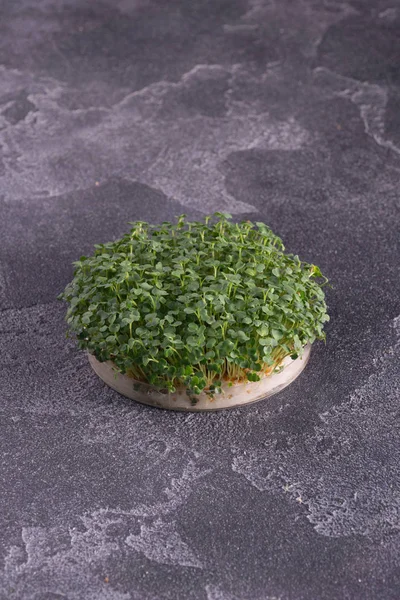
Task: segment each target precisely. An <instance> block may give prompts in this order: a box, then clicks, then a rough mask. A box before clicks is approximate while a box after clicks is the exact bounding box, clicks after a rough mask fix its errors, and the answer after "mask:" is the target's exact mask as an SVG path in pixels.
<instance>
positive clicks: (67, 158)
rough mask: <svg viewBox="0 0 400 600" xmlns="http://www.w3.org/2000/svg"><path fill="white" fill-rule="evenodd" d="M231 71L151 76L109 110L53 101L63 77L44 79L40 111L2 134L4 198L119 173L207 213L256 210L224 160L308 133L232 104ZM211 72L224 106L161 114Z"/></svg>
mask: <svg viewBox="0 0 400 600" xmlns="http://www.w3.org/2000/svg"><path fill="white" fill-rule="evenodd" d="M238 71H240V68H234V69H233V70H232V71H229V70H227V69H226V68H222V67H220V66H218V65H197V66H196V67H194V68H193V69H192V70H191V71H190V72H188V73H186V74H185V75H184V76H183V77H182V80H181V81H180V82H179V83H176V84H175V83H170V82H158V83H155V84H151V85H149V86H148V87H147V88H144V89H142V90H140V91H139V92H133V93H132V94H129V95H128V96H127V97H126V98H124V99H123V100H122V101H121V102H119V103H117V104H115V105H114V106H113V107H112V108H89V109H76V110H68V109H67V108H65V107H64V106H63V103H59V102H58V99H59V98H62V97H63V86H62V85H54V84H53V86H50V87H49V86H47V85H46V86H42V89H41V90H35V91H33V92H32V93H30V96H29V97H30V98H31V100H32V102H33V103H34V104H35V106H36V107H37V111H38V112H37V113H35V115H34V116H32V115H31V114H30V115H28V116H27V117H26V119H25V121H24V122H20V123H18V124H17V125H11V124H8V126H6V127H5V128H4V130H3V131H1V132H0V143H1V144H2V146H3V147H4V149H5V156H6V160H5V167H6V174H5V175H4V178H3V183H4V186H5V189H7V190H8V192H7V198H9V199H12V198H21V197H24V196H25V195H27V194H28V193H32V192H34V193H36V192H41V191H42V190H43V187H44V182H45V189H46V190H47V192H48V193H50V194H51V195H59V194H63V193H66V192H69V191H72V190H76V189H81V188H85V187H89V186H90V185H94V184H95V182H97V183H99V182H100V183H101V182H102V181H104V180H106V179H107V178H109V177H110V176H113V175H118V176H119V177H124V178H126V179H131V180H137V181H140V182H142V183H146V184H147V185H150V186H153V187H156V188H157V189H160V190H162V191H163V192H164V193H165V194H166V195H167V196H169V197H171V198H174V199H175V200H177V201H178V202H180V203H181V204H182V205H183V206H189V207H195V206H196V207H198V208H200V207H201V210H202V211H204V212H212V211H214V210H222V209H227V207H228V205H229V211H230V212H232V213H234V214H240V213H243V212H247V213H248V212H255V211H256V209H255V208H254V206H252V205H251V204H247V203H243V202H240V201H237V200H236V199H235V198H234V197H233V196H232V195H231V194H229V193H228V192H227V191H226V188H225V185H224V175H223V173H222V172H221V168H220V167H221V164H222V162H223V160H224V159H225V158H226V157H227V156H228V155H229V153H231V152H233V151H237V150H245V149H251V148H266V149H281V150H282V149H296V148H299V147H301V146H302V145H303V144H304V143H306V142H307V140H308V135H307V132H306V131H305V130H304V129H303V128H302V127H300V125H299V124H297V123H296V121H295V120H294V119H293V118H292V117H289V119H288V120H287V122H281V121H275V120H274V119H272V118H271V117H270V116H269V114H268V112H265V111H262V112H260V111H259V110H257V109H256V107H254V106H252V105H246V103H245V102H243V101H242V102H235V101H232V102H231V101H230V88H231V85H234V80H235V76H236V75H235V74H236V73H237V72H238ZM9 75H10V73H9ZM244 76H245V71H242V72H241V78H242V79H243V77H244ZM227 77H228V80H229V82H230V83H229V88H228V89H225V86H226V84H227ZM218 79H221V83H222V84H223V86H222V87H221V88H220V91H221V94H222V95H223V96H224V97H225V100H224V101H225V102H226V106H227V111H226V114H223V115H222V116H219V117H218V116H215V117H209V116H207V115H205V114H201V113H199V114H197V115H195V116H193V115H192V116H191V118H190V119H189V118H187V117H185V115H184V114H183V115H181V116H177V115H175V116H171V117H168V112H169V111H170V110H173V106H174V103H175V101H176V94H177V93H178V97H179V93H181V92H182V93H183V94H187V93H188V90H189V91H190V89H191V86H195V87H196V86H198V85H199V82H201V81H204V82H205V84H206V82H207V81H208V80H210V81H211V82H212V85H214V86H215V85H216V82H218ZM168 102H169V103H172V104H171V107H170V108H168ZM10 194H11V196H10Z"/></svg>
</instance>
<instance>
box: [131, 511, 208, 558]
mask: <svg viewBox="0 0 400 600" xmlns="http://www.w3.org/2000/svg"><path fill="white" fill-rule="evenodd" d="M125 543H126V544H127V545H128V546H130V547H131V548H134V549H135V550H136V551H137V552H143V554H144V555H145V556H146V557H147V558H148V559H149V560H153V561H155V562H157V563H165V564H172V565H181V566H183V567H196V568H201V567H202V564H201V562H200V561H199V559H198V558H197V557H196V556H195V554H194V553H193V551H192V550H191V549H190V547H189V546H188V544H187V543H186V542H185V541H184V540H182V538H181V536H180V535H179V534H178V533H177V531H176V524H175V523H173V522H170V523H163V522H162V521H161V520H160V519H157V520H156V521H154V522H153V523H152V524H151V525H147V524H146V523H144V524H142V525H141V526H140V533H139V534H138V535H135V534H133V533H131V534H130V535H129V536H128V537H127V538H126V540H125Z"/></svg>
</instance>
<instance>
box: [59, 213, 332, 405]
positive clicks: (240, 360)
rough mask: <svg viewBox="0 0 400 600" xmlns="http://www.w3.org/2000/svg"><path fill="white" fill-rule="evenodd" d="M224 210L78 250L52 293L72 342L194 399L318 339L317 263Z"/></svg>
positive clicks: (266, 368) (273, 365)
mask: <svg viewBox="0 0 400 600" xmlns="http://www.w3.org/2000/svg"><path fill="white" fill-rule="evenodd" d="M230 218H231V217H230V215H226V214H222V213H216V215H214V218H212V217H206V219H205V222H186V221H185V216H184V215H183V216H181V217H179V219H178V221H177V223H176V224H171V223H163V224H162V225H160V226H154V225H149V224H148V223H144V222H140V221H138V222H135V223H132V224H131V225H133V228H132V230H131V231H130V232H129V233H128V234H127V235H125V236H124V237H123V238H122V239H121V240H117V241H115V242H111V243H108V244H101V245H97V246H95V253H94V256H91V257H84V256H83V257H81V259H80V260H79V261H78V262H76V263H74V264H75V272H74V279H73V281H72V282H71V283H70V284H69V285H68V286H67V288H66V289H65V292H64V293H63V294H61V296H60V297H61V298H63V299H65V300H66V301H67V302H68V303H69V308H68V312H67V321H68V323H69V326H70V328H71V330H72V331H73V332H74V333H75V335H76V337H77V339H78V342H79V346H80V347H81V348H85V349H87V350H88V351H89V352H90V353H92V354H94V355H95V356H96V357H97V359H98V360H100V361H105V360H112V361H113V362H114V363H115V365H116V366H117V368H118V369H119V370H120V371H121V372H122V373H126V372H128V373H129V374H131V375H132V376H133V377H134V378H135V379H138V380H141V381H146V382H149V383H151V384H153V385H155V386H158V387H160V388H168V389H170V390H171V391H173V390H174V389H175V387H176V385H178V384H184V385H186V386H187V387H188V389H189V392H190V394H191V395H196V394H199V393H200V392H201V391H202V390H203V389H205V388H206V390H207V391H209V392H210V393H214V392H215V391H218V388H219V387H220V385H221V381H222V380H223V379H228V380H231V381H237V380H241V379H246V378H247V379H248V380H250V381H257V380H258V379H259V378H260V376H262V375H264V374H269V373H271V372H272V371H273V370H274V369H277V368H279V365H280V363H281V361H282V360H283V358H284V357H285V356H288V355H291V356H295V355H301V353H302V349H303V346H304V345H305V344H306V343H307V342H311V343H312V342H313V341H314V340H315V339H317V338H319V339H323V338H324V333H323V325H324V323H325V321H327V320H329V317H328V315H327V313H326V304H325V300H324V292H323V290H322V286H323V285H324V284H325V282H326V279H325V278H324V277H322V275H321V272H320V270H319V269H318V267H316V266H315V265H310V264H307V263H304V262H301V261H300V260H299V258H298V257H297V256H293V255H290V254H285V253H284V247H283V244H282V241H281V240H280V239H279V238H278V237H277V236H276V235H274V234H273V233H272V231H271V230H270V229H269V228H268V227H267V226H266V225H264V224H263V223H256V224H253V223H250V222H248V221H246V222H242V223H240V224H235V223H232V222H231V220H230Z"/></svg>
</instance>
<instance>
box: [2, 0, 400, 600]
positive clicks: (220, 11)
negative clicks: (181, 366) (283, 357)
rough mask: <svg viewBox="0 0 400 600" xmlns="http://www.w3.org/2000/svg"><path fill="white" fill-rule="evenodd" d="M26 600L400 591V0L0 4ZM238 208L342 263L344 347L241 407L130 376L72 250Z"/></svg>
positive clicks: (337, 301)
mask: <svg viewBox="0 0 400 600" xmlns="http://www.w3.org/2000/svg"><path fill="white" fill-rule="evenodd" d="M0 17H1V18H0V252H1V261H0V305H1V309H2V312H1V313H0V331H1V336H0V346H1V361H0V369H1V373H0V387H1V404H0V407H1V420H0V427H1V433H0V443H1V475H0V503H1V514H0V573H1V576H0V598H1V600H13V599H18V600H61V599H68V600H278V599H279V600H302V599H305V600H308V599H312V600H314V599H315V600H338V599H339V600H340V599H350V600H352V599H357V600H358V599H360V600H369V599H379V600H391V599H393V600H394V599H396V600H397V599H398V598H399V597H400V587H399V586H400V579H399V571H398V568H399V549H400V545H399V531H400V486H399V483H400V474H399V470H400V447H399V429H400V427H399V396H400V394H399V372H400V370H399V364H400V363H399V359H400V318H399V315H400V308H399V262H400V261H399V258H400V256H399V249H398V242H399V229H400V228H399V212H398V210H399V194H400V192H399V189H400V117H399V114H400V5H399V3H398V2H397V1H396V0H376V1H368V0H349V1H348V2H343V1H339V0H326V1H322V0H321V1H312V0H293V1H290V0H208V1H207V0H202V1H200V0H168V1H167V0H97V1H96V2H94V1H92V0H1V1H0ZM214 210H228V211H230V212H231V213H232V214H233V215H234V217H235V218H236V219H242V218H251V219H254V220H263V221H264V222H266V223H268V224H269V225H270V226H271V227H272V228H273V229H274V230H275V231H276V232H277V233H279V234H280V235H281V236H282V237H283V239H284V241H285V243H286V245H287V248H288V249H289V250H291V251H294V252H296V253H298V254H299V255H300V256H301V257H303V258H304V259H307V260H310V261H313V262H316V263H317V264H319V265H320V266H321V268H322V269H323V271H324V272H325V273H326V274H327V276H328V277H329V278H330V279H331V281H332V284H333V288H332V289H331V290H329V291H328V303H329V308H330V314H331V319H332V320H331V322H330V324H329V326H328V327H327V335H328V337H327V344H326V346H325V345H324V344H317V345H316V346H315V348H314V349H313V352H312V356H311V360H310V363H309V365H308V367H307V369H306V370H305V372H304V373H303V374H302V375H301V377H300V378H299V379H298V380H297V381H296V382H295V383H294V384H293V385H291V386H290V387H289V388H287V389H285V390H284V391H283V392H282V393H280V394H278V395H277V396H275V397H273V398H270V399H269V400H267V401H264V402H261V403H258V404H256V405H254V406H250V407H248V408H244V409H240V410H232V411H228V412H221V413H217V414H211V415H207V414H198V415H185V414H180V413H179V414H174V413H169V412H163V411H159V410H156V409H150V408H146V407H144V406H140V405H136V404H135V403H133V402H131V401H128V400H127V399H124V398H123V397H121V396H119V395H118V394H117V393H115V392H114V391H112V390H110V389H107V388H106V387H105V386H104V385H103V384H102V383H101V381H99V380H98V379H97V378H96V376H95V375H94V374H93V373H92V372H91V371H90V368H89V365H88V363H87V360H86V358H85V356H84V355H83V353H81V352H79V351H78V350H77V349H76V348H75V346H74V344H73V342H72V341H70V340H66V338H65V329H66V328H65V324H64V314H65V306H63V305H62V304H60V303H59V302H58V301H56V295H57V294H58V293H59V292H60V291H61V290H62V289H63V288H64V286H65V284H66V283H67V282H68V281H69V280H70V279H71V276H72V267H71V261H72V260H74V259H76V258H78V257H79V256H80V255H81V254H84V253H88V252H90V251H91V248H92V245H93V243H96V242H102V241H108V240H110V239H113V238H116V237H117V236H119V235H120V234H122V233H123V232H125V231H126V230H127V228H128V226H127V222H128V221H130V220H135V219H147V220H151V221H153V222H158V221H162V220H166V219H168V218H173V217H174V215H177V214H180V213H182V212H186V213H187V214H188V215H190V216H192V217H193V216H196V217H198V216H200V215H202V214H206V213H210V212H212V211H214Z"/></svg>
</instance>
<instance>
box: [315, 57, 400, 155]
mask: <svg viewBox="0 0 400 600" xmlns="http://www.w3.org/2000/svg"><path fill="white" fill-rule="evenodd" d="M314 73H315V79H316V82H318V83H320V85H322V86H323V87H327V88H330V89H331V90H332V92H333V95H336V96H338V97H341V98H348V99H349V100H351V102H353V103H354V104H355V105H356V106H357V107H358V109H359V111H360V116H361V118H362V120H363V123H364V127H365V133H366V134H368V135H369V136H371V137H372V138H373V139H374V140H375V142H376V143H377V144H378V145H379V146H383V147H384V148H388V149H389V150H392V151H393V152H395V153H396V154H400V148H399V147H398V146H397V145H396V144H394V143H393V142H392V141H391V140H390V139H387V135H385V113H386V106H387V102H388V90H387V88H386V87H384V86H382V85H378V84H371V83H368V82H365V83H363V82H360V81H357V80H356V79H352V78H350V77H344V76H343V75H339V74H337V73H334V72H333V71H330V70H329V69H327V68H325V67H318V68H316V69H315V71H314Z"/></svg>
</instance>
